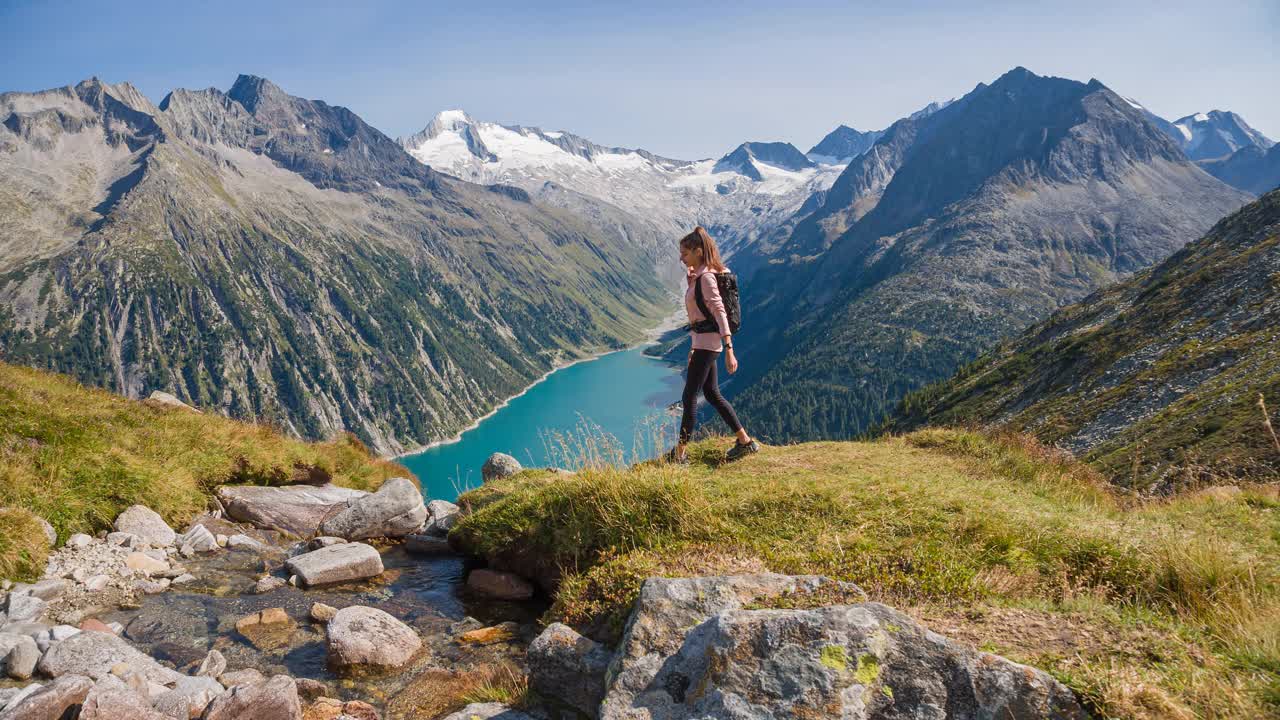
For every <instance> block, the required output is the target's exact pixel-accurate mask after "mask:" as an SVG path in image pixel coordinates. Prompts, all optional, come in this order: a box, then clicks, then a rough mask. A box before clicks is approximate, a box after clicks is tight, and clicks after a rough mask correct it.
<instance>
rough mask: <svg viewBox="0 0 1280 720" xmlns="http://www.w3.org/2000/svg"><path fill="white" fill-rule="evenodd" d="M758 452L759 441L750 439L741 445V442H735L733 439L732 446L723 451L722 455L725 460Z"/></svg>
mask: <svg viewBox="0 0 1280 720" xmlns="http://www.w3.org/2000/svg"><path fill="white" fill-rule="evenodd" d="M758 452H760V443H758V442H756V441H755V440H752V441H751V442H749V443H747V444H746V445H743V444H742V443H740V442H737V441H736V440H735V441H734V443H733V447H731V448H729V452H727V453H725V454H724V456H725V459H726V460H737V459H738V458H740V457H742V456H743V455H750V454H752V453H758Z"/></svg>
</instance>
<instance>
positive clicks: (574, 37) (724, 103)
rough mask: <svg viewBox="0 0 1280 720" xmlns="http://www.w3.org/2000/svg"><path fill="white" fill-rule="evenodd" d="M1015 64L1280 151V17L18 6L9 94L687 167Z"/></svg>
mask: <svg viewBox="0 0 1280 720" xmlns="http://www.w3.org/2000/svg"><path fill="white" fill-rule="evenodd" d="M690 5H696V6H697V7H689V6H690ZM961 5H967V6H969V7H964V8H961V7H960V6H961ZM179 8H181V9H179ZM1016 65H1024V66H1026V67H1028V68H1029V69H1031V70H1032V71H1034V72H1036V73H1039V74H1042V75H1059V76H1064V77H1071V78H1075V79H1079V80H1088V79H1089V78H1091V77H1096V78H1098V79H1099V80H1101V81H1102V82H1104V83H1106V84H1107V85H1108V86H1110V87H1111V88H1112V89H1114V90H1116V91H1118V92H1120V93H1121V94H1124V95H1129V96H1132V97H1134V98H1136V99H1138V100H1139V101H1141V102H1142V103H1143V104H1145V105H1147V107H1149V108H1151V109H1152V110H1154V111H1155V112H1157V113H1159V114H1161V115H1163V116H1165V117H1167V118H1169V119H1175V118H1177V117H1180V116H1182V115H1186V114H1189V113H1192V112H1196V111H1201V110H1210V109H1215V108H1218V109H1224V110H1227V109H1229V110H1234V111H1236V112H1238V113H1240V114H1241V115H1243V116H1244V117H1245V119H1246V120H1248V121H1249V122H1250V123H1251V124H1252V125H1253V126H1254V127H1256V128H1258V129H1259V130H1261V131H1262V132H1264V133H1265V134H1267V135H1268V136H1270V137H1271V138H1272V139H1280V91H1278V88H1280V2H1277V0H1257V1H1254V2H1249V1H1235V0H1215V1H1214V2H1205V1H1204V0H1198V1H1196V2H1181V0H1162V1H1160V2H1125V1H1124V0H1120V1H1117V0H1107V1H1104V2H1095V1H1094V0H1077V1H1067V2H992V1H988V2H980V3H961V2H911V1H909V0H908V1H905V2H877V3H833V2H825V3H824V2H806V1H805V0H799V1H798V2H788V1H786V0H777V1H776V2H772V3H757V2H751V1H750V0H745V1H744V2H726V3H718V2H717V3H698V2H694V3H687V2H672V3H667V2H659V3H643V2H624V3H610V2H581V3H571V2H547V3H537V2H523V3H507V2H499V1H495V2H466V1H465V0H464V1H462V2H459V1H457V0H454V1H453V2H448V3H435V2H432V3H426V2H420V3H413V2H377V1H376V0H375V1H370V2H345V3H335V4H331V5H327V6H325V5H323V4H320V3H315V4H311V5H310V6H309V7H308V6H304V5H303V4H301V3H297V4H292V3H283V2H272V1H271V0H257V1H256V2H239V1H238V0H228V1H224V2H212V3H174V2H166V3H159V2H156V3H152V2H127V1H124V0H119V1H117V2H94V3H79V2H17V1H16V0H0V90H36V89H43V88H48V87H56V86H60V85H67V84H71V83H74V82H76V81H79V80H81V79H84V78H86V77H89V76H93V75H97V76H98V77H101V78H102V79H103V80H106V81H108V82H120V81H126V80H127V81H129V82H132V83H133V84H134V85H136V86H137V87H138V88H139V89H141V90H142V91H143V92H144V93H145V94H146V95H148V96H149V97H151V98H152V99H153V100H155V101H159V99H160V98H161V97H163V96H164V94H165V93H166V92H167V91H168V90H170V89H172V88H175V87H186V88H204V87H209V86H213V87H218V88H222V89H224V90H225V89H227V88H228V87H229V86H230V85H231V83H232V82H233V81H234V80H235V77H236V75H237V74H239V73H252V74H255V75H262V76H265V77H267V78H269V79H271V80H273V81H275V82H276V83H277V84H279V85H280V86H282V87H283V88H284V89H285V90H286V91H288V92H290V93H292V94H295V95H301V96H304V97H308V98H316V99H322V100H325V101H326V102H329V103H332V104H337V105H345V106H347V107H349V108H351V109H352V110H354V111H355V112H356V113H358V114H359V115H361V116H362V117H363V118H364V119H365V120H367V121H368V122H370V123H372V124H373V125H375V126H376V127H378V128H379V129H381V130H383V131H384V132H386V133H388V134H390V135H392V136H398V135H404V134H408V133H411V132H414V131H417V130H419V129H421V128H422V127H423V126H424V125H425V124H426V123H427V122H428V121H429V120H430V119H431V117H432V116H433V115H434V114H435V113H436V112H437V111H439V110H442V109H446V108H453V107H460V108H463V109H465V110H467V111H468V112H469V113H471V114H472V116H474V117H477V118H479V119H485V120H495V121H498V122H503V123H520V124H525V125H538V126H541V127H543V128H545V129H548V130H552V129H563V130H571V131H573V132H576V133H578V134H580V135H583V136H585V137H588V138H590V139H592V140H595V141H596V142H600V143H604V144H610V145H624V146H629V147H643V148H646V149H648V150H651V151H654V152H658V153H661V154H665V155H669V156H674V157H680V158H694V157H710V156H718V155H720V154H722V153H724V152H726V151H728V150H729V149H731V148H732V147H733V146H734V145H736V144H737V143H738V142H741V141H743V140H786V141H790V142H793V143H795V144H796V145H797V146H799V147H800V148H801V150H807V149H808V148H809V147H810V146H811V145H812V144H813V143H815V142H816V141H817V140H818V139H819V138H820V137H821V136H822V135H823V134H825V133H826V132H827V131H829V130H830V129H832V128H833V127H835V126H836V125H838V124H840V123H845V124H847V125H851V126H853V127H857V128H860V129H876V128H882V127H884V126H886V125H888V124H889V123H890V122H892V121H893V120H894V119H896V118H898V117H901V116H902V115H904V114H907V113H909V112H911V111H912V110H915V109H917V108H919V107H921V106H923V105H925V104H927V103H928V102H929V101H931V100H937V99H946V98H950V97H954V96H957V95H961V94H963V93H965V92H967V91H968V90H970V89H971V88H972V87H973V86H974V85H975V84H977V83H978V82H989V81H990V80H992V79H993V78H995V77H997V76H999V75H1000V74H1001V73H1003V72H1004V71H1006V70H1008V69H1009V68H1011V67H1014V66H1016Z"/></svg>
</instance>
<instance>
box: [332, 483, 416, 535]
mask: <svg viewBox="0 0 1280 720" xmlns="http://www.w3.org/2000/svg"><path fill="white" fill-rule="evenodd" d="M427 517H428V515H427V508H426V505H425V504H424V503H423V502H422V493H421V492H420V491H419V490H418V484H417V483H415V482H414V481H412V480H409V479H408V478H391V479H390V480H388V481H386V482H385V483H383V484H382V487H380V488H378V490H377V492H374V493H371V494H369V495H365V496H363V497H359V498H356V499H354V500H352V501H351V503H350V504H349V505H348V506H347V507H346V508H344V509H342V510H340V511H338V512H337V514H335V515H333V516H332V517H329V518H328V519H326V520H325V521H324V522H322V523H321V524H320V532H322V533H323V534H325V535H332V536H336V537H341V538H346V539H347V540H364V539H367V538H376V537H386V538H397V537H404V536H405V535H408V534H409V533H412V532H415V531H417V530H418V529H419V528H421V527H422V525H423V523H424V522H426V520H427Z"/></svg>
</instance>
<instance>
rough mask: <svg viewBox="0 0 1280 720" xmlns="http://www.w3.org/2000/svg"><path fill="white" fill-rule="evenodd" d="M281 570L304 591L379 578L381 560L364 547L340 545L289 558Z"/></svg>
mask: <svg viewBox="0 0 1280 720" xmlns="http://www.w3.org/2000/svg"><path fill="white" fill-rule="evenodd" d="M285 568H286V569H288V571H289V572H290V573H292V574H294V575H297V576H298V581H299V582H301V583H302V584H303V585H305V586H307V587H312V586H315V585H329V584H331V583H338V582H346V581H348V580H363V579H364V578H371V577H376V576H377V575H381V574H382V556H381V555H379V554H378V551H377V550H375V549H374V548H373V547H372V546H370V545H365V544H364V543H357V542H353V543H342V544H341V545H330V546H329V547H323V548H320V549H319V550H313V551H311V552H309V553H304V554H302V555H298V556H296V557H291V558H289V559H288V560H287V561H286V562H285Z"/></svg>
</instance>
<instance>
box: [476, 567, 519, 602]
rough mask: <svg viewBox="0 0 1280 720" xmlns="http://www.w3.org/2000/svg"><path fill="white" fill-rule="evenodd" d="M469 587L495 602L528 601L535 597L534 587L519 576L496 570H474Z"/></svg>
mask: <svg viewBox="0 0 1280 720" xmlns="http://www.w3.org/2000/svg"><path fill="white" fill-rule="evenodd" d="M467 587H468V588H469V589H471V590H473V591H475V592H477V593H479V594H481V595H484V596H486V597H491V598H494V599H495V600H527V599H529V598H531V597H533V586H532V585H530V584H529V582H528V581H526V580H525V579H524V578H522V577H520V576H519V575H515V574H513V573H508V572H498V571H496V570H485V569H480V570H472V571H471V574H470V575H468V576H467Z"/></svg>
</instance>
